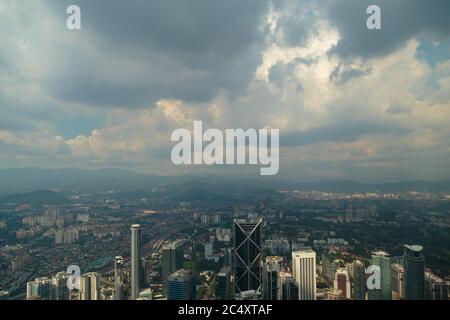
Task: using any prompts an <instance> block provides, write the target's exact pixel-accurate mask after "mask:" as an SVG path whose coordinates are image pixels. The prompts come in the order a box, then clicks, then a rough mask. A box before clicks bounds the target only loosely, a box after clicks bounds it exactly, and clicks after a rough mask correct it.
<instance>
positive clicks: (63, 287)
mask: <svg viewBox="0 0 450 320" xmlns="http://www.w3.org/2000/svg"><path fill="white" fill-rule="evenodd" d="M68 278H69V275H68V274H67V273H66V272H58V273H57V274H56V275H55V276H53V277H52V281H51V283H52V292H51V297H52V300H68V299H69V289H68V288H67V279H68Z"/></svg>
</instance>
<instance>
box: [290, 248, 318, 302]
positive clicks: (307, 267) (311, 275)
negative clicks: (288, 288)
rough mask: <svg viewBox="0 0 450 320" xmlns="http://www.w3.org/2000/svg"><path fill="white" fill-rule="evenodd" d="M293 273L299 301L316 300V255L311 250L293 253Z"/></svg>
mask: <svg viewBox="0 0 450 320" xmlns="http://www.w3.org/2000/svg"><path fill="white" fill-rule="evenodd" d="M292 271H293V276H294V279H295V281H296V282H297V285H298V298H299V300H316V253H315V252H314V251H313V250H311V249H307V250H300V251H293V252H292Z"/></svg>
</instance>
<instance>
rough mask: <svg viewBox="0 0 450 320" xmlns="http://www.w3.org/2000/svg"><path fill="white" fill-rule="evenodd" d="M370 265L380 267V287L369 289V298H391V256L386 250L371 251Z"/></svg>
mask: <svg viewBox="0 0 450 320" xmlns="http://www.w3.org/2000/svg"><path fill="white" fill-rule="evenodd" d="M371 263H372V265H375V266H378V267H380V284H381V288H380V289H372V290H369V294H368V296H369V300H392V288H391V258H390V256H389V254H388V253H387V252H384V251H374V252H372V260H371Z"/></svg>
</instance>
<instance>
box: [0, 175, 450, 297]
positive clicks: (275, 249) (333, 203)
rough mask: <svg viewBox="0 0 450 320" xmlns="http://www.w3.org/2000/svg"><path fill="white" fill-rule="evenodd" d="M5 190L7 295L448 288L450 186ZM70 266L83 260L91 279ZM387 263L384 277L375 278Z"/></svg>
mask: <svg viewBox="0 0 450 320" xmlns="http://www.w3.org/2000/svg"><path fill="white" fill-rule="evenodd" d="M219 190H220V189H219ZM4 200H5V201H6V200H8V201H10V202H5V201H3V202H2V204H1V207H0V223H1V224H0V227H1V229H0V266H1V268H0V270H1V271H0V291H1V294H0V295H1V299H4V300H6V299H12V300H25V299H27V300H166V299H167V300H195V299H197V300H233V299H235V300H350V299H352V300H447V299H448V296H449V292H448V286H449V280H450V268H449V266H450V255H449V250H450V248H449V243H450V241H449V240H450V239H449V236H450V233H449V229H450V194H446V193H431V192H417V191H416V192H390V193H383V192H374V191H371V192H351V193H335V192H320V191H306V190H269V189H262V188H261V189H255V190H253V188H243V189H241V190H238V188H236V190H235V191H233V190H231V191H230V190H225V189H224V191H217V193H216V191H215V187H214V186H209V185H208V184H207V183H204V182H201V183H200V182H198V183H195V182H193V183H191V184H181V185H176V186H173V185H172V186H168V187H160V188H156V187H154V188H151V189H149V190H143V191H127V192H120V191H114V190H109V191H107V192H104V193H81V192H75V191H72V192H58V191H55V190H53V191H50V190H48V191H38V192H31V193H26V194H18V195H15V199H13V198H11V197H10V198H7V199H4ZM13 200H17V202H13ZM47 202H48V203H47ZM69 266H76V267H78V268H79V271H80V274H79V277H76V275H74V274H69V273H68V272H70V273H71V272H72V271H69V270H68V268H69ZM374 266H375V268H376V267H378V269H377V270H378V275H379V279H378V281H379V283H378V285H376V281H374V282H373V283H374V286H373V287H370V282H371V280H370V279H369V278H370V277H371V276H372V275H374V274H375V275H376V270H375V272H374V271H373V268H374ZM371 268H372V269H371ZM69 277H70V281H68V279H69ZM71 282H72V284H73V286H71V285H70V283H71ZM77 285H78V286H77Z"/></svg>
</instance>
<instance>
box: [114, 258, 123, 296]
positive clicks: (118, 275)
mask: <svg viewBox="0 0 450 320" xmlns="http://www.w3.org/2000/svg"><path fill="white" fill-rule="evenodd" d="M123 298H124V297H123V257H121V256H117V257H115V258H114V300H123Z"/></svg>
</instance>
